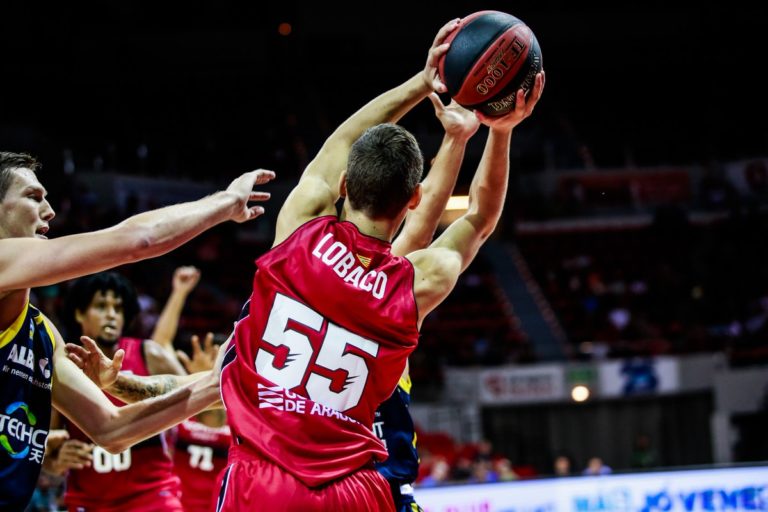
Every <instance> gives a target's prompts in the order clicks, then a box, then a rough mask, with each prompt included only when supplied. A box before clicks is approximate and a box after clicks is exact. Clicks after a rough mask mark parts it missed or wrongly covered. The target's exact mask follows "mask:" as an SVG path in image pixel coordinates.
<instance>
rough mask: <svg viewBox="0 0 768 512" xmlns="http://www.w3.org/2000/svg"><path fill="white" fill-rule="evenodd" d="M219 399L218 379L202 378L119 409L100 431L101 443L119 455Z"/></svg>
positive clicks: (99, 441) (99, 439) (99, 438)
mask: <svg viewBox="0 0 768 512" xmlns="http://www.w3.org/2000/svg"><path fill="white" fill-rule="evenodd" d="M218 399H219V389H218V383H217V382H216V381H215V379H212V378H210V377H209V378H198V379H196V380H195V381H193V382H191V383H189V384H187V385H185V386H183V387H181V388H178V389H176V390H174V391H172V392H170V393H167V394H165V395H162V396H159V397H155V398H149V399H147V400H142V401H141V402H137V403H134V404H131V405H127V406H125V407H119V408H116V412H115V413H114V414H113V415H112V417H111V418H110V421H108V422H107V424H106V425H104V426H103V427H102V429H101V431H100V432H99V434H98V441H97V442H98V443H99V445H101V446H102V447H103V448H104V449H106V450H108V451H110V452H112V453H119V452H121V451H123V450H125V449H127V448H128V447H130V446H131V445H133V444H135V443H138V442H140V441H142V440H144V439H147V438H148V437H151V436H153V435H155V434H157V433H159V432H162V431H164V430H166V429H168V428H170V427H172V426H173V425H176V424H177V423H179V422H181V421H183V420H184V419H186V418H189V417H190V416H194V415H195V414H197V413H199V412H201V411H203V410H205V409H206V408H207V407H208V406H210V405H211V404H213V403H215V402H216V401H217V400H218ZM94 441H96V439H94Z"/></svg>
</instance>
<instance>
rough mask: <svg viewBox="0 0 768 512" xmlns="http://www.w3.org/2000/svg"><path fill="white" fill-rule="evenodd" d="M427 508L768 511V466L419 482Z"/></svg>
mask: <svg viewBox="0 0 768 512" xmlns="http://www.w3.org/2000/svg"><path fill="white" fill-rule="evenodd" d="M415 496H416V501H417V502H418V503H419V505H421V506H422V508H424V511H425V512H751V511H768V466H758V467H740V468H721V469H708V470H693V471H668V472H654V473H635V474H624V475H607V476H589V477H571V478H551V479H544V480H528V481H525V480H524V481H518V482H509V483H497V484H483V485H456V486H446V487H433V488H417V489H416V493H415Z"/></svg>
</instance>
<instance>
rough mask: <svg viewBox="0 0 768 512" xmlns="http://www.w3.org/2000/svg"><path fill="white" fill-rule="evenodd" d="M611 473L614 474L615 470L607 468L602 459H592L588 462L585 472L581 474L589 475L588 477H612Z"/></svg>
mask: <svg viewBox="0 0 768 512" xmlns="http://www.w3.org/2000/svg"><path fill="white" fill-rule="evenodd" d="M611 473H613V470H612V469H611V467H610V466H607V465H606V464H605V463H604V462H603V459H601V458H600V457H592V458H591V459H589V461H588V462H587V467H586V468H584V471H582V473H581V474H582V475H587V476H589V475H592V476H597V475H610V474H611Z"/></svg>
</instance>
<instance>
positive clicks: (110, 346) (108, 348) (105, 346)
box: [85, 334, 119, 358]
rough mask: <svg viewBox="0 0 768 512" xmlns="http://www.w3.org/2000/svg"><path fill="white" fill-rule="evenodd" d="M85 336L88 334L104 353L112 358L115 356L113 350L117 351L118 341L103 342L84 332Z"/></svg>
mask: <svg viewBox="0 0 768 512" xmlns="http://www.w3.org/2000/svg"><path fill="white" fill-rule="evenodd" d="M85 336H88V337H89V338H91V339H92V340H94V341H95V342H96V345H97V346H98V347H99V348H100V349H101V351H102V352H104V355H105V356H107V357H109V358H113V357H115V352H117V349H118V344H119V343H118V342H117V341H116V342H114V343H104V342H103V341H102V340H100V339H99V338H98V337H97V336H89V335H88V334H85Z"/></svg>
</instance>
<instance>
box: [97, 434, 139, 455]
mask: <svg viewBox="0 0 768 512" xmlns="http://www.w3.org/2000/svg"><path fill="white" fill-rule="evenodd" d="M91 439H92V440H93V442H94V443H96V444H97V445H99V446H100V447H101V448H103V449H104V450H106V451H108V452H109V453H113V454H118V453H122V452H124V451H125V450H127V449H128V448H130V447H131V444H132V443H130V442H129V440H128V439H127V438H126V437H121V436H119V435H117V434H116V433H114V432H101V433H98V434H96V435H94V436H91Z"/></svg>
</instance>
